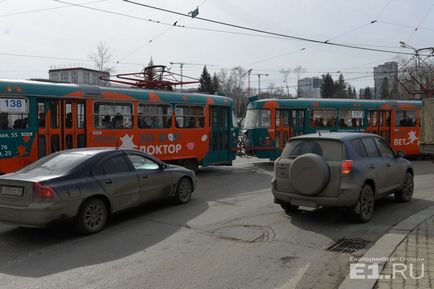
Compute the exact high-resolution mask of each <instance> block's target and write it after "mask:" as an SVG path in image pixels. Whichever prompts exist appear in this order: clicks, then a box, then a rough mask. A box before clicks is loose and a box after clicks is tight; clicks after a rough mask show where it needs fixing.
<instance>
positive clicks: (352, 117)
mask: <svg viewBox="0 0 434 289" xmlns="http://www.w3.org/2000/svg"><path fill="white" fill-rule="evenodd" d="M362 126H363V111H362V110H349V109H342V110H339V127H340V128H358V127H362Z"/></svg>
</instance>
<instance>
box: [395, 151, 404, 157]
mask: <svg viewBox="0 0 434 289" xmlns="http://www.w3.org/2000/svg"><path fill="white" fill-rule="evenodd" d="M396 156H397V157H398V158H403V157H404V156H405V152H404V151H398V152H397V153H396Z"/></svg>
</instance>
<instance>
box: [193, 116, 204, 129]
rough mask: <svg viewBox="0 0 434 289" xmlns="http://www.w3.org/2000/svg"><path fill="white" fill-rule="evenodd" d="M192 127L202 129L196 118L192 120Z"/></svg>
mask: <svg viewBox="0 0 434 289" xmlns="http://www.w3.org/2000/svg"><path fill="white" fill-rule="evenodd" d="M194 127H195V128H201V127H202V125H201V123H200V120H199V118H196V119H195V120H194Z"/></svg>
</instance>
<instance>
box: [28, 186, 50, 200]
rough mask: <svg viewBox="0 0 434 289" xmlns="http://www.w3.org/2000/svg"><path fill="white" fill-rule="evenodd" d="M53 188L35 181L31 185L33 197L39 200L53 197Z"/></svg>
mask: <svg viewBox="0 0 434 289" xmlns="http://www.w3.org/2000/svg"><path fill="white" fill-rule="evenodd" d="M54 194H55V193H54V190H53V189H52V188H50V187H48V186H42V185H41V184H40V183H38V182H36V183H34V185H33V198H34V199H39V200H51V199H54Z"/></svg>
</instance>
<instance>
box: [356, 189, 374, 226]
mask: <svg viewBox="0 0 434 289" xmlns="http://www.w3.org/2000/svg"><path fill="white" fill-rule="evenodd" d="M373 213H374V191H373V190H372V188H371V186H369V185H365V186H364V187H363V189H362V191H361V193H360V200H359V203H358V204H357V206H356V215H357V218H358V220H359V221H360V222H362V223H365V222H368V221H369V220H370V219H371V218H372V215H373Z"/></svg>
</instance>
